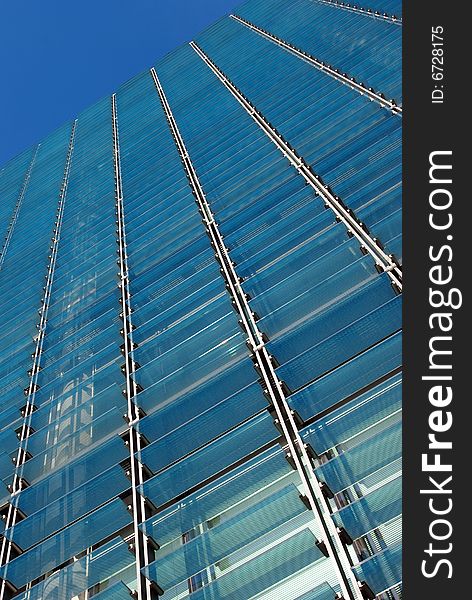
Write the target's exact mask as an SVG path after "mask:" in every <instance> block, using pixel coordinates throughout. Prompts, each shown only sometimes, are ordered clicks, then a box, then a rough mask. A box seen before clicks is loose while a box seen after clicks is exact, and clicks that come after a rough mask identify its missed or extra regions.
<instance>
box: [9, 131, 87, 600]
mask: <svg viewBox="0 0 472 600" xmlns="http://www.w3.org/2000/svg"><path fill="white" fill-rule="evenodd" d="M76 128H77V119H76V120H75V121H74V122H73V124H72V129H71V134H70V138H69V147H68V150H67V156H66V164H65V167H64V176H63V179H62V184H61V189H60V193H59V202H58V208H57V213H56V222H55V225H54V229H53V236H52V239H51V241H52V243H51V254H50V255H49V264H48V269H47V274H46V285H45V286H44V295H43V298H42V302H41V307H40V315H41V316H40V320H39V323H38V325H37V329H38V334H37V335H36V337H35V350H34V353H33V355H32V358H33V365H32V368H31V371H30V382H29V385H28V388H27V390H26V391H25V394H26V396H27V400H26V405H25V409H24V414H23V423H22V427H21V431H20V434H19V447H18V453H17V456H16V463H15V473H14V475H13V482H12V485H11V502H10V503H9V505H8V514H7V518H6V522H5V530H7V529H9V528H12V527H14V526H15V524H16V519H17V517H18V508H17V503H18V498H19V494H20V493H21V491H22V489H23V483H22V482H23V479H22V476H23V472H24V463H25V459H26V456H27V454H26V453H27V448H28V438H29V435H30V426H31V417H32V414H33V412H34V406H35V394H36V390H37V380H38V373H39V371H40V361H41V354H42V349H43V345H44V336H45V332H46V323H47V314H48V310H49V303H50V299H51V291H52V284H53V280H54V273H55V267H56V261H57V252H58V248H59V241H60V237H61V227H62V220H63V216H64V206H65V201H66V195H67V185H68V183H69V174H70V165H71V160H72V153H73V149H74V140H75V132H76ZM11 550H12V541H11V540H7V538H6V537H5V536H4V537H3V539H2V546H1V549H0V564H8V562H9V561H10V556H11ZM5 589H6V581H5V579H3V580H2V582H1V587H0V600H3V598H4V595H5Z"/></svg>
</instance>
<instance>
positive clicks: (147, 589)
mask: <svg viewBox="0 0 472 600" xmlns="http://www.w3.org/2000/svg"><path fill="white" fill-rule="evenodd" d="M111 109H112V128H113V163H114V170H115V199H116V214H117V219H116V220H117V226H118V229H117V236H118V237H117V241H118V246H119V266H120V273H119V275H120V284H119V287H120V292H121V293H120V303H121V315H122V325H123V337H124V358H125V373H124V375H125V380H126V388H125V393H126V399H127V404H128V414H127V421H128V434H129V436H128V440H129V451H130V474H131V486H132V489H131V495H132V502H133V505H132V509H133V529H134V549H135V555H136V582H137V583H136V585H137V590H136V592H137V598H138V600H152V598H153V595H152V590H151V582H150V581H149V580H148V579H147V578H146V577H144V576H143V575H142V573H141V569H142V568H143V567H145V566H147V565H148V564H149V562H150V560H149V550H148V543H147V537H146V536H145V534H144V533H143V532H142V531H141V529H140V528H139V526H140V525H141V524H142V523H143V522H144V521H145V520H146V506H145V500H144V498H143V496H142V495H141V494H139V493H138V490H137V486H138V485H141V484H143V483H144V474H143V465H142V463H141V462H140V461H139V459H137V458H136V453H138V454H139V453H140V452H141V437H140V435H139V432H138V431H137V430H136V428H135V425H136V424H138V423H139V420H140V412H139V407H138V406H137V404H136V395H137V393H138V387H137V383H136V379H135V372H136V371H135V361H134V357H133V326H132V323H131V315H130V314H129V315H128V309H129V308H130V297H131V295H130V289H129V270H128V257H127V253H126V229H125V215H124V205H123V187H122V178H121V158H120V142H119V133H118V112H117V104H116V94H113V95H112V97H111Z"/></svg>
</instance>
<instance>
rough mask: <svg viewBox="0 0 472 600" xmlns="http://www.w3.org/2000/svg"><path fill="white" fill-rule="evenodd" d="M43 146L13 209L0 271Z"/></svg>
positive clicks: (25, 179)
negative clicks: (32, 172)
mask: <svg viewBox="0 0 472 600" xmlns="http://www.w3.org/2000/svg"><path fill="white" fill-rule="evenodd" d="M40 146H41V144H38V145H37V146H36V149H35V151H34V154H33V158H32V159H31V161H30V164H29V167H28V169H27V171H26V174H25V178H24V180H23V185H22V186H21V190H20V194H19V196H18V199H17V201H16V204H15V208H14V209H13V214H12V216H11V219H10V223H9V225H8V229H7V234H6V236H5V240H4V242H3V246H2V249H1V250H0V270H1V269H2V266H3V263H4V261H5V254H6V252H7V250H8V246H9V245H10V241H11V238H12V235H13V230H14V229H15V225H16V221H17V219H18V215H19V213H20V209H21V205H22V204H23V198H24V197H25V194H26V190H27V188H28V183H29V180H30V177H31V171H32V170H33V167H34V163H35V162H36V156H37V154H38V150H39V147H40Z"/></svg>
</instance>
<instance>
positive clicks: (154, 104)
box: [0, 0, 402, 600]
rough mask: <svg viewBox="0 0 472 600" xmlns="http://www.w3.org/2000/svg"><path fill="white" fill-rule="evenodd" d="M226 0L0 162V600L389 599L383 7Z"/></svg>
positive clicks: (389, 45) (391, 161)
mask: <svg viewBox="0 0 472 600" xmlns="http://www.w3.org/2000/svg"><path fill="white" fill-rule="evenodd" d="M365 4H366V6H352V5H348V4H344V3H342V2H338V1H333V0H290V1H288V0H249V1H248V2H246V3H244V4H242V5H241V6H239V7H238V9H237V10H235V14H234V15H231V16H227V17H225V18H223V19H221V20H219V21H218V22H217V23H216V24H214V25H213V26H212V27H210V28H208V29H207V30H206V31H204V32H203V33H202V34H201V35H199V36H198V37H197V38H196V39H195V41H194V42H191V43H189V44H186V45H184V46H182V47H180V48H178V49H177V50H175V51H174V52H172V53H170V54H169V55H167V56H166V57H164V58H163V59H162V60H160V61H159V62H158V63H156V65H155V66H154V67H152V68H151V69H150V70H149V71H148V72H145V73H142V74H140V75H138V76H137V77H135V78H134V79H132V80H131V81H128V82H127V83H125V84H124V85H122V86H121V87H120V88H119V89H118V90H117V92H116V94H113V96H112V97H111V98H104V99H103V100H101V101H100V102H98V103H96V104H95V105H93V106H92V107H90V108H89V109H87V110H85V111H84V112H83V113H81V114H80V115H79V116H78V118H77V119H76V120H75V121H74V122H73V123H67V124H66V125H64V126H63V127H61V128H60V129H58V130H57V131H55V132H54V133H52V134H51V135H50V136H49V137H47V138H46V139H45V140H43V141H42V142H41V143H40V144H38V145H37V146H36V147H35V148H32V149H30V150H28V151H26V152H24V153H23V154H21V155H20V156H18V157H17V158H15V159H13V160H11V161H10V162H9V163H7V164H6V165H4V167H3V168H2V169H1V170H0V198H1V201H0V223H1V227H2V231H3V235H4V238H3V241H2V246H1V249H0V287H1V294H2V298H3V311H2V312H3V326H2V329H1V332H0V374H1V381H2V385H1V401H0V471H1V480H2V481H1V482H0V497H1V501H0V512H1V516H2V519H1V521H0V533H1V538H0V552H1V555H0V585H1V587H0V599H1V600H4V599H9V598H17V599H18V600H39V599H45V600H46V599H47V600H59V599H60V600H86V599H90V598H94V599H95V598H96V599H97V600H106V599H113V600H114V599H117V600H120V599H122V598H123V599H126V598H130V594H131V595H134V597H135V598H138V599H139V600H151V599H155V598H157V597H158V596H160V595H161V594H164V598H167V599H168V600H181V599H185V598H189V599H190V600H220V599H221V600H248V599H250V598H254V599H261V600H262V599H264V600H335V599H336V598H337V599H340V598H344V600H362V599H369V598H374V597H377V598H379V599H381V600H398V599H400V598H401V562H400V553H401V395H400V384H401V288H402V279H401V275H402V273H401V218H400V214H401V126H402V109H401V33H402V22H401V5H400V2H399V1H398V0H365Z"/></svg>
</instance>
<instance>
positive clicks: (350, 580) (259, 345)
mask: <svg viewBox="0 0 472 600" xmlns="http://www.w3.org/2000/svg"><path fill="white" fill-rule="evenodd" d="M150 72H151V76H152V78H153V81H154V85H155V87H156V90H157V93H158V96H159V99H160V101H161V104H162V107H163V110H164V114H165V116H166V119H167V122H168V124H169V128H170V130H171V133H172V136H173V138H174V141H175V144H176V146H177V149H178V151H179V154H180V157H181V160H182V163H183V166H184V169H185V172H186V175H187V177H188V179H189V183H190V186H191V189H192V192H193V194H194V197H195V201H196V203H197V205H198V207H199V209H200V211H201V214H202V215H203V217H202V220H203V223H204V225H205V226H206V231H207V234H208V236H209V238H210V240H211V245H212V247H213V249H214V250H215V257H216V258H217V260H218V262H219V263H220V265H221V273H222V275H223V277H224V279H225V281H226V283H227V285H228V288H229V291H230V294H231V296H232V298H233V300H234V303H235V308H236V311H237V312H238V314H239V316H240V318H241V323H242V327H243V329H244V331H245V333H246V335H247V336H248V346H249V347H250V349H251V353H252V355H253V358H254V359H255V361H256V362H257V366H258V367H259V369H260V371H261V373H262V377H263V381H264V386H265V391H266V392H267V393H268V394H269V395H270V398H271V400H272V405H273V407H274V409H275V412H276V414H277V417H278V420H279V423H280V426H281V429H282V431H283V435H284V438H285V440H286V442H287V445H288V448H289V450H290V453H291V455H292V457H293V460H294V463H295V465H296V469H297V471H298V473H299V476H300V479H301V481H302V484H303V487H304V490H305V493H306V497H307V498H308V501H309V504H310V507H311V509H312V510H313V513H314V515H316V520H317V522H318V524H319V527H320V530H321V531H322V532H323V535H324V536H325V545H326V548H327V551H328V555H329V556H330V558H331V559H332V563H333V567H334V570H335V572H336V575H337V578H338V581H339V584H340V587H341V590H342V593H343V595H344V597H345V599H346V600H348V599H350V600H362V595H361V593H360V591H359V585H358V582H357V580H356V578H355V576H354V573H353V572H352V569H351V568H350V564H349V560H348V557H347V555H346V553H345V550H344V548H343V545H342V543H341V540H340V539H339V535H338V532H337V531H336V527H335V525H334V522H333V521H332V519H331V517H330V515H329V509H328V506H327V504H326V500H325V499H324V496H323V493H322V491H321V488H320V485H319V482H318V480H317V479H316V477H315V475H314V472H313V469H312V467H311V463H310V459H309V457H308V453H307V451H306V448H305V446H304V444H303V441H302V439H301V437H300V434H299V432H298V428H297V426H296V423H295V419H294V416H293V413H292V411H291V409H290V407H289V405H288V403H287V400H286V398H285V394H284V391H283V388H282V384H281V382H280V381H279V379H278V377H277V375H276V373H275V369H274V366H273V364H272V360H271V356H270V354H269V352H268V350H267V348H266V346H265V341H264V335H263V333H262V332H261V331H260V330H259V328H258V326H257V324H256V320H255V318H254V314H253V312H252V310H251V308H250V306H249V304H248V300H247V296H246V294H245V292H244V291H243V289H242V287H241V279H240V278H239V277H238V275H237V273H236V271H235V268H234V264H233V262H232V260H231V258H230V256H229V251H228V249H227V248H226V246H225V245H224V241H223V237H222V235H221V233H220V231H219V228H218V224H217V223H216V221H215V219H214V216H213V214H212V211H211V207H210V205H209V203H208V201H207V199H206V196H205V193H204V191H203V188H202V186H201V184H200V181H199V179H198V177H197V174H196V172H195V169H194V167H193V164H192V162H191V159H190V156H189V154H188V151H187V148H186V147H185V143H184V141H183V138H182V136H181V134H180V131H179V128H178V126H177V123H176V120H175V118H174V116H173V114H172V110H171V108H170V105H169V102H168V100H167V98H166V95H165V93H164V89H163V87H162V85H161V83H160V81H159V78H158V76H157V73H156V70H155V69H154V67H153V68H151V70H150ZM333 540H336V543H335V542H334V541H333Z"/></svg>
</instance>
